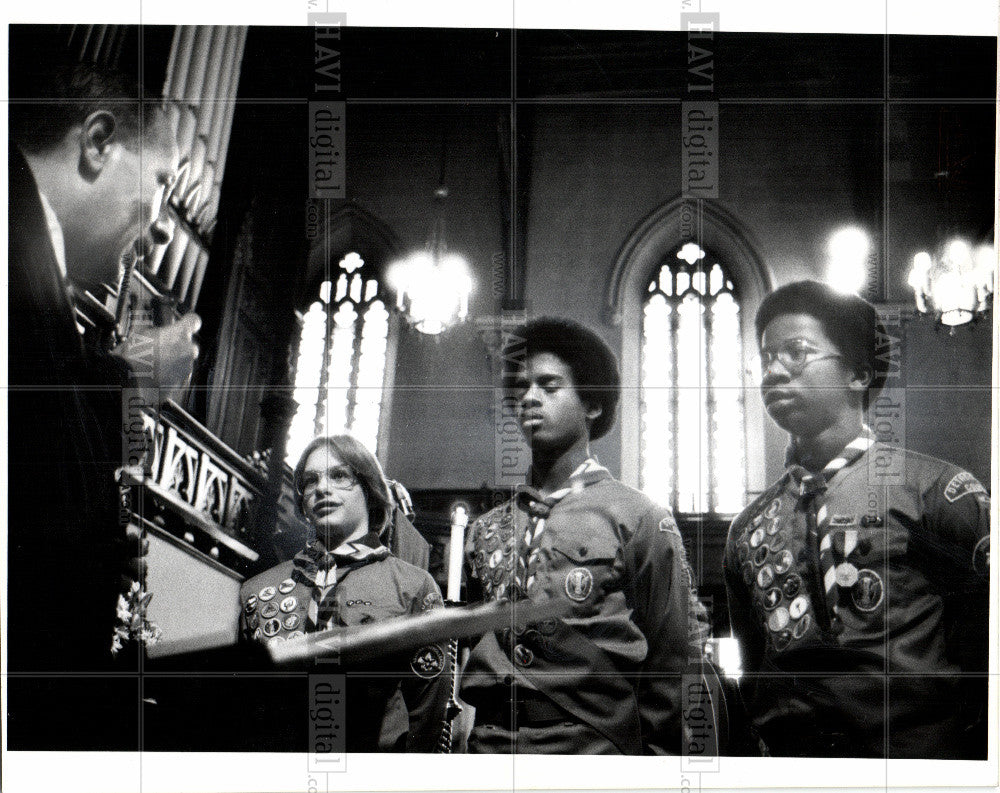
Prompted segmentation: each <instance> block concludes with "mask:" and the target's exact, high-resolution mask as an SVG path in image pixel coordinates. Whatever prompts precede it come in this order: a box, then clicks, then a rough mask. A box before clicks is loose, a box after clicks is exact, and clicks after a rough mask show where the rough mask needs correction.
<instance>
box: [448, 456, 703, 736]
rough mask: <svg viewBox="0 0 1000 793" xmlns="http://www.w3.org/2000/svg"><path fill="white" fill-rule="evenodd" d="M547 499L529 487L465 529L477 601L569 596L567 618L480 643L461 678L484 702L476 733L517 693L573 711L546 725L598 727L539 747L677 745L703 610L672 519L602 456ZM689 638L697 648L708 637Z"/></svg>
mask: <svg viewBox="0 0 1000 793" xmlns="http://www.w3.org/2000/svg"><path fill="white" fill-rule="evenodd" d="M544 501H546V500H545V499H542V498H541V496H540V495H538V494H535V497H532V496H531V495H530V493H529V492H527V491H522V493H521V494H520V496H519V498H515V499H512V500H510V501H508V502H507V503H505V504H503V505H501V506H499V507H497V508H495V509H493V510H492V511H490V512H488V513H487V514H486V515H484V516H483V517H481V518H479V519H478V520H477V521H476V522H475V523H474V524H473V526H472V529H471V530H470V532H469V536H468V539H467V543H466V557H467V564H468V566H469V570H470V574H471V577H472V578H471V580H470V587H471V588H475V587H476V585H477V584H478V588H479V589H481V593H482V599H484V600H487V601H490V600H505V599H516V598H520V597H525V596H526V597H528V598H530V599H531V600H543V599H549V598H557V599H560V600H561V601H563V602H564V603H565V606H566V616H564V617H561V618H559V619H549V620H544V621H542V622H539V623H537V624H533V625H523V626H519V625H516V624H515V625H514V626H513V627H512V629H511V630H505V631H501V632H499V633H496V634H494V633H488V634H486V635H485V636H483V637H482V638H481V639H480V640H479V641H478V642H477V643H476V644H475V645H474V647H473V649H472V653H471V655H470V657H469V660H468V663H467V665H466V668H465V671H464V673H463V677H462V698H463V699H464V700H465V701H467V702H469V703H470V704H472V705H474V706H476V707H477V717H476V721H477V727H476V731H474V734H473V739H475V738H476V735H477V733H478V732H479V731H480V729H481V725H482V719H481V717H482V715H483V714H490V713H496V712H502V711H503V710H504V709H505V708H506V709H509V708H510V702H511V699H512V697H515V698H516V697H517V696H518V694H514V693H513V692H515V691H516V692H519V694H521V695H523V696H525V697H527V698H538V697H544V698H546V699H545V700H543V702H545V701H551V702H552V703H554V705H555V706H556V708H557V709H558V710H557V712H562V713H564V714H565V716H564V719H565V722H564V723H561V724H552V725H551V726H550V727H549V728H548V730H549V731H551V732H557V731H559V730H568V731H569V732H568V733H567V734H572V730H573V729H574V725H579V724H583V725H587V726H588V727H589V728H590V729H589V730H588V732H591V731H596V733H597V734H599V735H597V736H596V737H597V738H598V742H597V743H595V742H593V741H589V742H588V743H587V744H585V745H582V744H574V740H575V739H574V738H572V737H569V738H566V739H565V740H563V741H560V740H559V739H558V736H552V737H553V740H552V741H551V743H549V744H544V743H542V744H541V745H542V747H543V748H536V749H535V750H537V751H549V749H546V748H544V746H546V745H548V746H556V747H566V748H565V749H564V751H566V752H567V753H571V752H587V753H589V752H598V751H607V752H619V753H623V754H640V753H643V752H648V753H659V754H680V752H681V748H682V747H681V740H682V726H681V673H682V672H684V671H686V670H687V666H686V665H687V662H688V658H689V641H691V640H692V633H691V629H692V624H696V620H694V618H693V614H694V610H693V607H692V605H691V601H692V593H691V577H690V571H689V569H688V567H687V561H686V556H685V553H684V547H683V544H682V542H681V536H680V534H679V532H678V530H677V525H676V523H675V522H674V520H673V518H672V517H671V515H670V512H669V510H667V509H665V508H662V507H659V506H657V505H656V504H654V503H653V502H652V501H651V500H650V499H649V498H647V497H646V496H645V495H643V494H642V493H639V492H637V491H635V490H633V489H631V488H629V487H626V486H625V485H623V484H621V483H619V482H617V481H615V480H614V479H612V478H611V475H610V473H609V472H608V471H607V469H605V468H603V467H601V466H599V465H597V464H596V463H595V462H594V461H593V460H589V461H587V463H585V464H584V466H581V468H580V469H578V470H577V472H574V475H573V476H571V477H570V480H569V483H568V485H567V488H563V489H561V490H560V491H557V493H554V494H553V496H550V497H549V499H548V500H547V501H548V502H549V503H548V504H545V503H541V502H544ZM552 502H554V503H552ZM539 508H541V510H542V511H543V512H545V513H547V514H545V515H544V528H543V530H542V531H541V533H540V534H539V535H538V536H537V537H536V538H535V539H534V541H533V545H534V546H535V550H536V551H537V552H536V553H534V554H532V553H531V550H530V549H529V548H526V547H525V542H526V540H525V532H526V530H528V529H529V528H531V527H532V525H533V518H538V517H539V513H538V512H537V510H538V509H539ZM532 512H534V513H535V514H534V515H532ZM534 524H535V525H536V527H537V521H534ZM526 559H528V560H530V562H529V563H528V564H525V560H526ZM529 578H530V579H532V582H531V583H530V585H529V586H528V587H527V590H528V591H527V595H524V594H523V587H524V582H525V581H526V580H527V579H529ZM469 599H470V600H472V599H473V597H472V595H470V597H469ZM515 620H516V612H515ZM689 620H691V621H692V624H689ZM693 641H694V643H695V644H696V645H698V646H697V647H696V649H695V651H694V652H695V655H696V657H700V638H697V637H696V638H694V640H693ZM512 686H513V687H514V688H512ZM524 726H531V725H530V724H529V725H524ZM491 729H493V728H491ZM515 729H516V727H515ZM543 732H544V731H543ZM591 735H592V736H593V735H594V733H593V732H591ZM501 742H502V741H501ZM472 743H473V744H474V743H475V740H473V741H472ZM487 750H489V751H504V749H503V748H499V744H497V746H496V747H495V748H489V747H487ZM506 751H510V750H509V749H506ZM552 751H557V752H558V751H563V750H560V749H553V750H552Z"/></svg>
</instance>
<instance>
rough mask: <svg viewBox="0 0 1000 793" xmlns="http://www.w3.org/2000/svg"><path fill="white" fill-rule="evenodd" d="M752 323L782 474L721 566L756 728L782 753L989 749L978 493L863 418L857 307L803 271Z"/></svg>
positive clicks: (983, 545) (861, 311)
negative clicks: (889, 442) (782, 442)
mask: <svg viewBox="0 0 1000 793" xmlns="http://www.w3.org/2000/svg"><path fill="white" fill-rule="evenodd" d="M756 330H757V340H758V344H759V345H760V355H761V374H762V376H761V384H760V388H761V394H762V396H763V399H764V405H765V407H766V409H767V412H768V414H769V415H770V416H771V418H772V419H773V420H774V422H775V423H776V424H778V426H780V427H781V428H782V429H784V430H786V431H787V432H788V434H789V436H790V442H789V446H788V452H787V465H788V470H787V471H786V473H785V474H784V475H783V476H782V477H781V478H780V479H779V480H778V481H777V482H775V483H774V484H773V485H772V486H771V487H769V488H768V489H767V490H765V491H764V493H763V494H762V495H761V496H760V497H759V498H757V499H756V500H755V501H754V502H753V503H752V504H751V505H750V506H748V507H747V508H746V509H745V510H744V511H743V512H742V513H741V514H740V515H739V516H738V517H737V518H736V520H735V521H734V522H733V525H732V527H731V529H730V531H729V539H728V542H727V545H726V553H725V574H726V584H727V590H728V596H729V608H730V614H731V618H732V625H733V632H734V634H735V635H736V637H737V638H738V639H739V642H740V646H741V650H742V653H743V670H744V674H743V679H742V681H741V684H740V688H741V691H742V694H743V699H744V701H745V703H746V705H747V708H748V711H749V715H750V717H751V718H752V719H753V722H754V724H755V726H756V728H757V730H758V731H759V733H760V736H761V738H762V739H763V741H764V743H765V744H766V745H767V747H768V749H769V751H770V753H771V754H772V755H782V756H799V757H881V758H913V759H932V758H942V759H956V758H964V759H975V758H980V759H981V758H985V729H984V725H985V721H984V712H985V706H986V697H985V685H984V681H985V672H986V667H987V641H986V639H987V635H988V622H987V619H986V615H987V601H988V598H987V593H988V586H989V533H990V525H989V523H990V519H989V501H990V499H989V495H988V494H987V492H986V489H985V488H984V487H983V486H982V485H981V484H980V483H979V482H978V481H977V480H976V479H975V477H973V476H972V475H971V474H969V473H968V472H966V471H962V470H961V469H960V468H958V467H956V466H954V465H951V464H949V463H946V462H943V461H941V460H937V459H935V458H933V457H928V456H926V455H923V454H917V453H915V452H911V451H909V450H906V449H898V448H893V447H889V446H886V445H885V444H883V443H881V442H880V441H879V440H878V439H876V438H875V436H874V435H873V433H872V431H871V429H869V427H868V426H867V425H866V424H865V413H866V410H867V408H868V407H869V404H870V402H871V401H872V400H874V399H875V398H876V397H877V396H878V394H879V391H880V390H881V389H882V387H883V385H884V383H885V380H886V361H887V356H880V355H879V354H878V353H879V345H880V343H884V340H885V339H886V338H887V336H886V334H885V330H884V328H883V327H882V325H881V323H880V321H879V319H878V315H877V313H876V311H875V308H874V307H873V306H871V305H870V304H869V303H867V302H866V301H864V300H862V299H861V298H860V297H857V296H855V295H840V294H837V293H835V292H834V291H833V290H832V289H830V288H829V287H828V286H826V285H824V284H820V283H817V282H815V281H800V282H796V283H792V284H788V285H787V286H784V287H782V288H780V289H778V290H777V291H775V292H773V293H772V294H770V295H769V296H768V297H767V298H766V299H765V300H764V302H763V303H762V304H761V306H760V309H759V310H758V312H757V317H756ZM886 460H893V461H895V463H896V464H895V465H893V469H894V470H897V471H900V473H901V475H900V477H899V478H898V480H897V479H896V478H895V477H894V478H893V480H892V481H889V480H888V479H886V477H885V475H884V474H882V473H881V470H882V469H883V468H884V467H885V466H884V461H886Z"/></svg>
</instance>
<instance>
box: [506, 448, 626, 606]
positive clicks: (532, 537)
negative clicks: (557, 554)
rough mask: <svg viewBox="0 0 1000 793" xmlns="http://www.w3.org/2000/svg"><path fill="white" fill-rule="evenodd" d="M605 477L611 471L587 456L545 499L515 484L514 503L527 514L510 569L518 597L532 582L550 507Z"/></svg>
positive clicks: (524, 593)
mask: <svg viewBox="0 0 1000 793" xmlns="http://www.w3.org/2000/svg"><path fill="white" fill-rule="evenodd" d="M609 476H611V472H610V471H608V469H607V468H605V467H604V466H603V465H601V464H600V463H599V462H597V460H595V459H594V458H593V457H588V458H587V459H586V460H584V461H583V462H582V463H581V464H580V465H579V467H577V469H576V470H575V471H573V473H571V474H570V475H569V478H568V479H567V480H566V482H567V484H566V485H565V486H564V487H561V488H559V489H558V490H556V491H554V492H552V493H550V494H549V495H548V496H543V495H542V494H541V493H540V492H539V491H538V490H536V489H535V488H533V487H530V486H528V485H518V487H517V495H516V498H517V504H518V506H519V507H521V509H523V510H524V511H525V512H527V513H528V526H527V528H526V529H525V531H524V535H523V536H522V538H521V540H522V541H521V543H520V547H519V548H518V554H517V561H516V565H515V568H514V587H515V589H516V590H517V591H518V592H519V593H520V594H521V595H527V594H528V591H529V590H530V589H531V585H532V584H534V582H535V567H536V566H537V562H538V549H539V539H540V538H541V536H542V533H543V532H544V531H545V520H546V519H547V518H548V516H549V513H550V512H551V511H552V508H553V507H554V506H555V505H556V504H558V503H559V502H560V501H562V500H563V499H564V498H565V497H566V496H568V495H569V494H570V493H579V492H581V491H582V490H583V489H584V488H585V487H587V486H588V485H592V484H594V483H595V482H599V481H601V480H602V479H606V478H607V477H609ZM515 539H516V535H515Z"/></svg>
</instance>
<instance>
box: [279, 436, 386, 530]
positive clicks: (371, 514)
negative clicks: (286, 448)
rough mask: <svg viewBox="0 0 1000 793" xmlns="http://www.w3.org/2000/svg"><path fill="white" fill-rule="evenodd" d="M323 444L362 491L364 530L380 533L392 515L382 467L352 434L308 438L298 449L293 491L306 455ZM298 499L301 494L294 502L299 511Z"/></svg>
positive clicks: (300, 497)
mask: <svg viewBox="0 0 1000 793" xmlns="http://www.w3.org/2000/svg"><path fill="white" fill-rule="evenodd" d="M323 446H325V447H327V448H328V449H330V450H331V451H332V452H333V453H334V454H336V455H337V457H339V458H340V460H341V462H342V463H343V464H344V465H346V466H347V467H348V468H350V469H351V471H353V472H354V475H355V476H356V477H357V478H358V482H360V484H361V489H362V491H364V494H365V503H366V504H367V505H368V531H373V532H375V533H376V534H381V533H382V529H384V528H385V526H386V524H387V523H388V522H389V517H390V516H391V515H392V509H393V502H392V496H390V495H389V486H388V485H387V484H386V481H385V475H384V474H383V473H382V466H381V465H379V464H378V460H376V459H375V455H374V454H372V453H371V452H370V451H368V449H367V448H366V447H365V445H364V444H363V443H361V441H359V440H358V439H357V438H355V437H354V436H353V435H330V436H321V437H319V438H314V439H313V440H312V441H310V443H309V445H308V446H306V448H305V451H303V452H302V456H301V457H300V458H299V462H298V464H297V465H296V466H295V471H294V472H293V474H292V482H293V483H294V486H295V492H296V493H299V492H300V490H301V488H300V484H301V482H302V475H303V474H304V473H305V469H306V461H307V460H308V459H309V455H310V454H312V453H313V452H314V451H316V450H317V449H319V448H321V447H323ZM302 500H303V499H302V496H301V495H299V496H298V497H297V499H296V502H295V504H296V506H297V507H298V509H299V512H300V513H301V512H302ZM303 514H304V513H303Z"/></svg>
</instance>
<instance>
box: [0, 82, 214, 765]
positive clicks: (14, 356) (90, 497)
mask: <svg viewBox="0 0 1000 793" xmlns="http://www.w3.org/2000/svg"><path fill="white" fill-rule="evenodd" d="M11 93H12V100H11V112H10V123H11V129H10V131H11V145H10V150H9V177H10V180H9V184H10V193H9V204H8V207H9V227H8V231H9V248H8V256H9V269H8V277H9V296H8V311H9V338H8V362H9V369H8V371H9V391H8V394H9V414H8V415H9V427H8V429H9V446H8V468H9V478H8V492H9V494H10V499H9V506H8V518H9V524H8V526H9V528H8V532H9V534H8V547H9V567H8V579H7V580H8V592H7V595H8V597H7V606H8V607H7V617H8V631H9V632H8V636H9V638H10V641H9V642H8V643H7V645H6V646H5V647H4V652H5V654H6V657H7V665H8V670H9V672H10V673H11V675H12V677H11V679H10V683H11V685H10V703H11V713H10V721H9V724H10V735H11V741H12V746H14V747H15V748H17V746H18V740H19V739H20V738H26V737H27V736H31V735H33V730H34V729H38V730H39V733H38V735H44V736H45V738H44V740H46V741H49V742H50V743H49V744H48V748H55V747H53V746H52V744H51V741H52V740H53V733H54V732H56V731H54V730H52V728H51V725H50V724H44V725H43V724H40V723H37V722H35V721H33V719H34V716H32V715H31V714H32V713H44V712H46V708H47V707H48V705H49V703H50V699H51V705H52V710H51V711H48V712H50V713H54V712H60V713H61V716H60V718H61V719H65V720H66V721H67V722H68V723H72V724H74V725H75V726H74V729H73V730H72V731H71V732H69V733H66V732H65V731H59V732H60V733H62V734H63V738H62V739H61V740H63V741H64V743H61V744H60V748H66V749H73V748H88V747H89V746H90V745H91V744H92V743H93V744H94V745H96V746H102V745H105V743H104V739H106V738H109V737H110V736H114V740H117V742H118V743H117V744H116V745H118V746H121V748H126V747H128V746H134V745H135V740H136V714H137V712H138V707H137V703H138V699H139V690H138V684H137V680H136V678H135V677H134V670H132V671H133V676H131V677H123V678H116V679H108V680H107V681H106V682H105V683H104V684H102V686H97V685H95V683H96V681H94V680H86V679H84V678H78V677H73V675H79V674H86V673H100V672H105V671H108V670H109V669H112V668H113V667H112V666H111V663H112V656H111V652H110V649H111V638H112V630H113V626H114V621H115V603H116V599H117V595H118V592H119V591H120V587H121V585H122V582H121V580H120V579H121V575H122V573H123V572H126V573H128V574H130V575H131V576H132V577H135V578H141V575H142V570H141V563H140V562H139V560H136V559H135V558H134V557H137V556H140V555H141V553H140V551H141V549H140V548H139V547H138V546H137V544H136V540H131V541H126V538H125V527H124V526H123V525H122V521H121V519H120V516H119V507H120V503H119V502H120V495H119V491H118V487H117V485H116V483H115V480H114V473H115V470H116V469H117V468H118V467H120V466H122V465H124V464H126V462H127V461H125V460H123V450H122V434H121V433H122V427H121V425H122V417H123V410H122V398H123V397H122V395H123V389H124V388H129V387H131V386H134V385H135V384H136V383H135V381H134V379H133V378H132V377H131V367H130V358H131V356H133V355H135V354H137V351H135V350H133V349H132V347H131V345H130V344H129V343H125V344H123V345H121V346H120V347H119V348H118V349H117V350H115V351H114V352H113V353H112V354H105V353H102V352H100V351H97V350H94V349H91V348H89V347H87V346H85V345H84V343H83V339H82V337H81V334H80V331H79V329H78V327H77V321H76V317H75V314H74V306H73V299H72V288H73V287H71V283H73V284H75V285H76V286H77V287H82V288H93V287H94V286H96V285H97V284H99V283H101V282H114V280H115V278H116V275H117V267H118V263H119V261H120V260H121V258H122V254H123V253H124V252H125V251H126V249H127V247H128V246H130V245H133V244H134V245H136V246H137V247H138V249H139V251H138V252H139V253H140V254H142V253H145V252H148V251H149V250H150V249H151V248H152V246H153V245H155V244H164V243H166V242H167V241H169V239H170V224H169V223H168V222H167V220H166V216H165V212H164V210H165V206H164V203H165V201H164V198H165V195H166V191H167V189H168V188H169V185H170V182H171V179H172V176H173V172H174V169H175V168H176V166H177V156H178V155H177V145H176V143H175V141H174V135H173V132H172V131H171V128H170V125H169V123H168V120H167V116H166V114H165V112H164V111H163V110H162V109H161V108H160V107H158V106H156V105H152V104H145V103H143V102H141V101H140V99H139V90H138V87H137V86H136V85H135V84H134V83H131V82H130V81H129V79H128V78H127V77H126V76H124V75H121V74H117V73H112V72H109V71H106V70H103V69H101V68H98V67H96V66H93V65H91V64H60V65H52V66H50V65H48V64H46V65H45V67H44V69H41V70H34V71H31V70H21V69H20V68H19V69H18V70H16V74H15V72H14V71H13V70H12V91H11ZM199 324H200V320H199V319H198V317H197V316H195V315H191V316H190V317H188V318H185V319H184V320H182V321H181V322H179V323H176V324H175V325H173V326H170V327H166V328H151V329H148V330H147V331H146V339H147V342H148V341H152V350H153V355H154V356H155V357H154V359H153V375H154V376H153V380H152V385H153V386H154V387H156V386H177V385H178V384H183V383H184V382H185V381H186V378H187V377H188V376H189V375H190V372H191V367H192V364H193V361H194V357H195V355H196V354H197V350H196V347H195V346H194V343H193V341H192V334H193V333H195V332H196V331H197V329H198V326H199ZM146 349H147V352H148V350H149V345H148V343H147V347H146ZM147 384H148V383H147ZM52 672H62V673H68V675H69V676H66V677H60V678H36V679H32V678H31V677H30V675H31V674H33V673H52ZM91 690H93V691H95V692H100V694H99V695H100V698H101V700H102V701H103V702H107V701H109V700H110V701H118V700H120V701H121V702H122V706H123V707H124V708H126V709H127V712H128V715H129V717H130V718H123V719H122V720H121V721H117V720H115V719H109V718H108V716H107V713H104V714H103V715H101V714H100V711H99V710H97V711H95V710H94V708H92V707H91V706H88V705H87V704H84V703H86V702H87V700H88V699H90V698H91V697H93V696H97V694H96V693H95V694H91V695H88V693H87V692H88V691H91ZM67 709H69V711H70V712H71V714H72V715H71V716H70V715H69V714H67V712H66V711H67ZM77 718H79V719H80V721H77ZM122 742H124V743H122ZM25 748H34V747H31V746H26V747H25Z"/></svg>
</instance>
